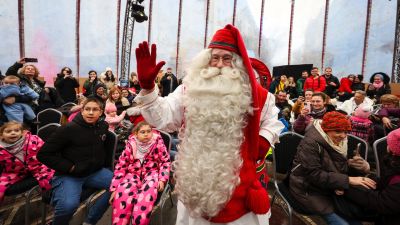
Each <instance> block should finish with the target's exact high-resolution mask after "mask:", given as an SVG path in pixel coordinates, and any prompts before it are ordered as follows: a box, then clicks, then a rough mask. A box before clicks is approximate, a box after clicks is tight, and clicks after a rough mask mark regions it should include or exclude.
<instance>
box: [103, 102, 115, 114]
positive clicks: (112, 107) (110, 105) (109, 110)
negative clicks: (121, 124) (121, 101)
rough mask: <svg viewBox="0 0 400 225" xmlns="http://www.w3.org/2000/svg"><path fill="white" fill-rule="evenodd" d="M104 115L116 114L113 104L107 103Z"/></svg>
mask: <svg viewBox="0 0 400 225" xmlns="http://www.w3.org/2000/svg"><path fill="white" fill-rule="evenodd" d="M105 111H106V113H111V112H116V111H117V107H116V106H115V104H114V103H107V104H106V108H105Z"/></svg>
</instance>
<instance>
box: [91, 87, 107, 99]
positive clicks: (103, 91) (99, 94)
mask: <svg viewBox="0 0 400 225" xmlns="http://www.w3.org/2000/svg"><path fill="white" fill-rule="evenodd" d="M89 97H94V98H97V99H99V100H101V101H102V102H103V103H106V100H107V98H108V96H107V87H106V86H105V85H104V84H103V83H97V84H96V85H95V86H94V90H93V94H92V95H90V96H89Z"/></svg>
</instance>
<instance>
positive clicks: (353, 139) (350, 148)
mask: <svg viewBox="0 0 400 225" xmlns="http://www.w3.org/2000/svg"><path fill="white" fill-rule="evenodd" d="M358 144H361V145H360V152H359V153H360V156H361V157H363V158H364V159H365V160H367V159H368V143H367V142H366V141H365V140H364V139H362V138H359V137H357V136H355V135H352V134H347V158H353V156H354V150H355V149H356V148H357V145H358Z"/></svg>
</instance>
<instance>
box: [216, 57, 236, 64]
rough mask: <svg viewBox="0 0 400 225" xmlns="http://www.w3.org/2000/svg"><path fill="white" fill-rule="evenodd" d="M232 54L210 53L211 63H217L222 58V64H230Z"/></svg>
mask: <svg viewBox="0 0 400 225" xmlns="http://www.w3.org/2000/svg"><path fill="white" fill-rule="evenodd" d="M232 59H233V56H232V55H223V56H219V55H212V56H211V63H213V64H217V63H219V61H220V60H222V63H223V64H230V63H231V62H232Z"/></svg>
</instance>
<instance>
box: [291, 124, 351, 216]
mask: <svg viewBox="0 0 400 225" xmlns="http://www.w3.org/2000/svg"><path fill="white" fill-rule="evenodd" d="M347 173H348V165H347V159H346V158H345V157H344V156H343V155H341V154H340V153H338V152H336V151H335V150H334V149H333V148H332V147H331V146H330V145H329V144H328V143H327V142H326V140H325V139H324V138H323V137H322V136H321V134H320V133H319V132H318V131H317V129H316V128H315V127H314V126H311V127H310V128H309V129H308V130H307V132H306V135H305V137H304V139H303V140H302V141H301V142H300V144H299V146H298V147H297V153H296V156H295V158H294V160H293V169H292V173H291V174H290V181H289V182H290V192H291V193H292V195H293V196H294V197H295V198H296V200H297V201H298V202H299V203H300V204H301V205H303V206H304V208H306V209H308V211H310V212H312V213H315V214H320V215H325V214H329V213H332V212H333V211H334V206H333V201H332V196H333V195H334V194H335V193H334V190H335V189H342V190H344V189H348V188H349V178H348V175H347Z"/></svg>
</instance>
